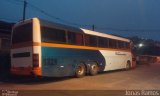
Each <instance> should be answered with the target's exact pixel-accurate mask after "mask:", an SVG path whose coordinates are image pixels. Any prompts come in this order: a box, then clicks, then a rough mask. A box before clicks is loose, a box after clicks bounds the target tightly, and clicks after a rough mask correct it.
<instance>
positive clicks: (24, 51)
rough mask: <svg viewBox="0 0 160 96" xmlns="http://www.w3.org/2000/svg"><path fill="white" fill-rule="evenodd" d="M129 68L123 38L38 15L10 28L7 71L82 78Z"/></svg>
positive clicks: (128, 47) (127, 44) (128, 48)
mask: <svg viewBox="0 0 160 96" xmlns="http://www.w3.org/2000/svg"><path fill="white" fill-rule="evenodd" d="M130 68H132V53H131V41H130V40H129V39H127V38H123V37H119V36H114V35H110V34H105V33H100V32H96V31H91V30H87V29H83V28H76V27H71V26H67V25H63V24H58V23H54V22H50V21H46V20H43V19H39V18H32V19H27V20H25V21H22V22H18V23H17V24H15V25H14V27H13V30H12V44H11V74H14V75H34V76H44V77H63V76H76V77H83V76H85V75H96V74H98V73H99V72H103V71H110V70H118V69H130Z"/></svg>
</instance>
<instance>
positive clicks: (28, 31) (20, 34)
mask: <svg viewBox="0 0 160 96" xmlns="http://www.w3.org/2000/svg"><path fill="white" fill-rule="evenodd" d="M28 41H32V23H27V24H24V25H21V26H18V27H16V28H14V30H13V35H12V43H13V44H16V43H23V42H28Z"/></svg>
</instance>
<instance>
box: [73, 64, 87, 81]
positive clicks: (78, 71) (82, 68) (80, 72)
mask: <svg viewBox="0 0 160 96" xmlns="http://www.w3.org/2000/svg"><path fill="white" fill-rule="evenodd" d="M85 74H86V67H85V65H84V64H83V63H81V64H79V65H78V66H77V68H76V74H75V76H76V77H77V78H81V77H84V76H85Z"/></svg>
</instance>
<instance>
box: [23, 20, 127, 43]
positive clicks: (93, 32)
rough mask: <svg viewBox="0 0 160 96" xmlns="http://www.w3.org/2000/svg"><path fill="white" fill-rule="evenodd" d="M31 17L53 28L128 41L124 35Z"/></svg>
mask: <svg viewBox="0 0 160 96" xmlns="http://www.w3.org/2000/svg"><path fill="white" fill-rule="evenodd" d="M32 19H38V20H39V21H40V24H41V25H42V26H43V25H44V26H48V27H54V28H58V29H63V30H68V31H73V32H78V33H84V34H89V35H94V36H100V37H105V38H110V39H116V40H120V41H125V42H130V40H129V39H127V38H124V37H120V36H115V35H110V34H107V33H101V32H96V31H91V30H88V29H84V28H77V27H73V26H68V25H64V24H60V23H55V22H50V21H47V20H44V19H40V18H32ZM27 21H31V19H27V20H25V21H24V22H27ZM20 23H23V22H20Z"/></svg>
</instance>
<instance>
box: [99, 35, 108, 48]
mask: <svg viewBox="0 0 160 96" xmlns="http://www.w3.org/2000/svg"><path fill="white" fill-rule="evenodd" d="M98 47H102V48H107V47H108V39H107V38H103V37H98Z"/></svg>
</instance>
